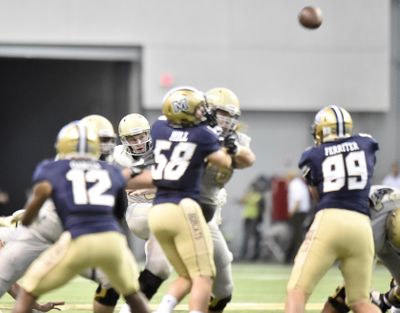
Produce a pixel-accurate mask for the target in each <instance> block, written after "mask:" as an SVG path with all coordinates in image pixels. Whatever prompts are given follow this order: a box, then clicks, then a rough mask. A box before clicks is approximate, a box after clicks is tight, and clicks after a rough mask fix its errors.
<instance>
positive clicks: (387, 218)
mask: <svg viewBox="0 0 400 313" xmlns="http://www.w3.org/2000/svg"><path fill="white" fill-rule="evenodd" d="M369 205H370V207H371V220H372V230H373V233H374V245H375V253H376V257H377V259H379V260H380V261H381V262H382V264H383V265H385V266H386V268H387V269H388V270H389V272H390V273H391V274H392V277H393V278H394V284H392V288H391V289H390V291H389V292H387V293H385V294H379V292H378V293H377V292H375V291H373V292H372V293H371V296H372V302H373V303H375V304H376V305H378V306H379V308H380V309H381V311H382V312H386V311H387V310H388V309H389V308H390V307H391V306H394V307H396V306H397V307H399V306H400V301H399V297H400V288H399V287H398V282H400V268H399V264H400V235H399V234H400V232H399V229H400V219H399V217H400V190H399V189H396V188H393V187H389V186H382V185H373V186H371V190H370V193H369ZM349 311H350V308H349V307H348V306H347V304H346V292H345V287H344V286H339V287H338V288H337V290H336V292H335V294H334V295H333V296H332V297H329V298H328V301H327V302H326V303H325V306H324V309H323V312H324V313H335V312H338V313H346V312H349ZM392 312H393V310H392Z"/></svg>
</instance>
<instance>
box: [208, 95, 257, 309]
mask: <svg viewBox="0 0 400 313" xmlns="http://www.w3.org/2000/svg"><path fill="white" fill-rule="evenodd" d="M206 99H207V104H208V106H209V108H210V109H211V114H213V116H215V119H216V124H217V126H216V127H220V129H221V132H220V133H221V134H220V136H221V141H222V145H223V146H225V148H226V149H229V150H230V153H231V155H232V166H231V167H229V168H226V167H221V166H218V165H214V164H212V163H208V164H207V166H206V168H205V171H204V174H203V176H202V180H201V193H200V206H201V208H202V210H203V214H204V215H205V218H206V221H207V222H208V226H209V228H210V231H211V237H212V240H213V245H214V262H215V266H216V269H217V271H216V276H215V278H214V282H213V287H212V301H211V303H210V305H209V308H208V312H215V313H216V312H223V310H224V308H225V307H226V305H227V304H228V303H229V301H230V300H231V298H232V291H233V279H232V271H231V262H232V260H233V256H232V253H231V252H230V250H229V248H228V245H227V243H226V241H225V238H224V236H223V235H222V233H221V230H220V228H219V225H220V224H221V221H222V219H221V209H222V206H223V205H224V204H225V202H226V190H225V188H224V186H225V184H226V183H227V182H228V181H229V180H230V178H231V177H232V174H233V170H234V169H235V168H246V167H249V166H251V165H253V163H254V162H255V155H254V153H253V152H252V151H251V149H250V141H251V139H250V137H248V136H247V135H245V134H244V133H243V132H240V131H239V130H238V119H239V117H240V114H241V112H240V104H239V99H238V98H237V96H236V95H235V93H234V92H233V91H232V90H230V89H227V88H213V89H210V90H208V91H207V92H206Z"/></svg>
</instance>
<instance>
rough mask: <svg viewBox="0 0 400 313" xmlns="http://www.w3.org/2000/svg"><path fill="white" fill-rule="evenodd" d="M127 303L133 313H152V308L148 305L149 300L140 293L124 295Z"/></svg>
mask: <svg viewBox="0 0 400 313" xmlns="http://www.w3.org/2000/svg"><path fill="white" fill-rule="evenodd" d="M124 298H125V301H126V303H127V304H128V305H129V307H130V309H131V312H135V313H150V308H149V306H148V305H147V300H146V299H145V297H144V295H143V294H142V293H141V292H140V291H139V292H135V293H131V294H128V295H124Z"/></svg>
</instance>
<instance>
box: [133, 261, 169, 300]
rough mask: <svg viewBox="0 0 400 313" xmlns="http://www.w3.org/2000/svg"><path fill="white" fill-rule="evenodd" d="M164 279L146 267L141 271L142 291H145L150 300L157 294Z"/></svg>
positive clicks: (140, 282) (140, 283)
mask: <svg viewBox="0 0 400 313" xmlns="http://www.w3.org/2000/svg"><path fill="white" fill-rule="evenodd" d="M163 281H164V280H163V279H161V278H160V277H158V276H156V275H154V274H153V273H152V272H150V271H149V270H146V269H145V270H143V271H141V272H140V275H139V285H140V291H141V292H143V294H144V295H145V296H146V298H147V299H148V300H150V299H151V298H152V297H153V296H154V295H155V293H156V292H157V290H158V288H159V287H160V286H161V284H162V282H163Z"/></svg>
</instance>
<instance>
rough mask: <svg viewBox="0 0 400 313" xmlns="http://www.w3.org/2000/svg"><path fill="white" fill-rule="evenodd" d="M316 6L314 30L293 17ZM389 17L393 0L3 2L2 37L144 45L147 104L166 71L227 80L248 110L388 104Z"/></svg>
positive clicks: (205, 84)
mask: <svg viewBox="0 0 400 313" xmlns="http://www.w3.org/2000/svg"><path fill="white" fill-rule="evenodd" d="M310 3H314V4H315V5H318V6H320V7H321V8H322V11H323V13H324V17H325V21H324V24H323V25H322V27H321V28H320V29H318V31H308V30H305V29H303V28H302V27H300V26H299V24H298V22H297V14H298V12H299V11H300V9H301V8H302V7H303V6H304V5H309V4H310ZM389 14H390V1H389V0H351V1H348V0H326V1H311V2H310V1H305V0H299V1H296V2H293V1H292V0H268V1H266V0H250V1H249V0H203V1H198V0H185V1H183V0H169V1H162V0H146V1H142V0H130V1H126V0H116V1H110V0H85V1H79V0H58V1H54V0H39V1H30V0H20V1H14V0H2V1H0V44H1V43H9V42H12V43H44V44H84V45H89V44H96V45H106V46H108V45H129V46H131V45H137V46H141V47H143V102H144V106H145V107H147V108H156V107H157V106H158V102H159V100H160V99H161V97H162V95H163V94H164V92H165V89H164V88H163V87H162V86H160V82H159V81H160V75H162V74H163V73H168V74H170V75H172V77H173V79H174V83H175V84H177V85H182V84H184V85H194V86H198V88H200V89H208V88H211V87H215V86H219V85H221V86H227V87H230V88H232V89H234V90H235V91H236V92H237V93H238V94H239V95H240V97H241V99H242V103H243V107H244V108H246V109H257V110H275V111H281V110H294V111H297V110H300V111H313V110H316V109H318V108H319V107H320V106H321V103H337V104H341V105H343V106H344V107H347V108H348V109H351V110H357V111H385V110H387V109H388V107H389V88H388V87H389V78H390V76H389V73H390V72H389V65H390V63H389V53H390V44H389V43H390V36H389V34H390V33H389V27H390V24H389V23H390V18H389ZM0 48H1V47H0Z"/></svg>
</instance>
